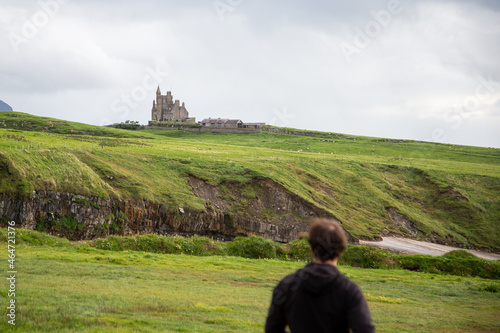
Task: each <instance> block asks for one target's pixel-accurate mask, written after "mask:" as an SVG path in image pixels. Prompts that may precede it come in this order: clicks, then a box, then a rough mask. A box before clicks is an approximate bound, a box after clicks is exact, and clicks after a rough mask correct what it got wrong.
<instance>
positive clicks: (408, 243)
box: [359, 237, 500, 260]
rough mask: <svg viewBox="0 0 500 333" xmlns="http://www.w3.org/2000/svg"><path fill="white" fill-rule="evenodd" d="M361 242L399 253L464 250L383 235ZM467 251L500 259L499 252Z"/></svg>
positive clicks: (487, 257)
mask: <svg viewBox="0 0 500 333" xmlns="http://www.w3.org/2000/svg"><path fill="white" fill-rule="evenodd" d="M359 243H360V244H361V245H367V246H375V247H378V248H381V249H385V250H389V251H392V252H397V253H407V254H427V255H431V256H440V255H443V254H445V253H446V252H450V251H453V250H464V249H461V248H458V247H453V246H447V245H440V244H434V243H428V242H422V241H417V240H413V239H407V238H398V237H383V238H382V240H381V241H377V242H373V241H364V240H360V241H359ZM465 251H467V252H469V253H472V254H474V255H475V256H477V257H479V258H483V259H488V260H500V255H498V254H494V253H486V252H480V251H475V250H465Z"/></svg>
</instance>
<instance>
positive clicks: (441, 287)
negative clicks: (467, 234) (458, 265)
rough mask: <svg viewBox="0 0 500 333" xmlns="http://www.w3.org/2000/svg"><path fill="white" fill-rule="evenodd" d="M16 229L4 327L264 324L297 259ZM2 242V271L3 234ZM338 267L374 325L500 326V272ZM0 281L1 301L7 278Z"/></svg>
mask: <svg viewBox="0 0 500 333" xmlns="http://www.w3.org/2000/svg"><path fill="white" fill-rule="evenodd" d="M20 232H21V234H20ZM16 237H18V240H19V241H20V239H21V238H24V239H27V238H29V237H31V238H29V239H31V240H30V241H24V242H23V243H22V244H17V245H16V252H15V254H16V262H15V265H16V267H15V268H16V270H17V276H16V292H15V293H16V296H15V300H16V315H17V317H16V326H15V328H13V327H12V326H11V325H10V324H8V323H7V317H6V316H5V315H4V316H2V317H3V319H2V321H0V331H3V332H7V331H11V330H12V331H19V332H262V331H263V324H264V322H265V318H266V313H267V309H268V306H269V302H270V297H271V293H272V289H273V288H274V286H275V285H276V283H277V282H278V281H279V280H280V279H281V278H282V277H284V276H285V275H287V274H289V273H291V272H293V271H294V270H296V269H298V268H300V267H302V266H303V265H304V263H303V262H289V261H288V262H287V261H280V260H268V259H244V258H238V257H228V256H223V257H222V256H204V257H196V256H189V255H183V254H155V253H145V252H136V251H123V252H122V251H118V252H115V251H105V250H99V249H95V248H93V247H90V246H89V244H87V243H84V242H74V243H73V242H69V241H67V240H64V239H57V238H55V237H52V236H44V235H43V234H39V233H35V232H29V233H27V232H22V231H17V236H16ZM0 244H1V245H0V248H1V249H2V251H0V260H1V262H2V265H1V267H2V270H3V271H4V272H6V271H7V264H8V263H7V259H8V258H7V254H8V252H7V244H6V241H5V238H4V237H2V241H1V242H0ZM30 244H46V245H30ZM339 268H340V270H341V271H342V272H343V273H344V274H346V275H347V276H348V277H349V278H351V279H353V280H354V281H356V282H357V283H358V284H359V285H360V286H361V287H362V289H363V292H364V294H365V295H366V298H367V300H368V303H369V306H370V310H371V312H372V315H373V318H374V321H375V324H376V326H377V331H378V332H498V331H499V330H500V317H499V316H498V314H499V313H500V293H499V289H500V285H499V284H498V280H496V281H495V280H485V279H481V278H467V277H456V276H448V275H435V274H427V273H416V272H410V271H402V270H379V269H361V268H353V267H348V266H340V267H339ZM2 275H3V276H5V275H6V273H3V274H2ZM0 281H1V283H0V290H1V291H0V301H1V304H4V305H5V304H7V302H8V300H9V299H10V297H9V296H8V292H7V290H8V284H7V280H6V279H5V278H2V279H0ZM5 313H6V310H5V308H4V314H5Z"/></svg>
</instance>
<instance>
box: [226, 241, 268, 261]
mask: <svg viewBox="0 0 500 333" xmlns="http://www.w3.org/2000/svg"><path fill="white" fill-rule="evenodd" d="M227 254H228V255H230V256H238V257H244V258H251V259H264V258H267V259H275V258H276V247H275V246H274V242H273V241H270V240H269V239H264V238H261V237H257V236H250V237H236V238H235V240H234V241H232V242H230V243H229V244H228V246H227Z"/></svg>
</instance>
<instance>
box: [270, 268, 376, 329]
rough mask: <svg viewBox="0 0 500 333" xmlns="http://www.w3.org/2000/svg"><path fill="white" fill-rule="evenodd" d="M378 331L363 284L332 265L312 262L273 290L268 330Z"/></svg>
mask: <svg viewBox="0 0 500 333" xmlns="http://www.w3.org/2000/svg"><path fill="white" fill-rule="evenodd" d="M286 325H288V326H289V327H290V330H291V331H292V333H301V332H307V333H316V332H318V333H320V332H329V333H330V332H349V329H351V330H352V331H353V332H374V331H375V326H374V325H373V321H372V318H371V315H370V311H369V309H368V304H367V303H366V300H365V297H364V296H363V293H362V292H361V289H360V288H359V286H358V285H357V284H356V283H354V282H353V281H351V280H349V279H348V278H347V277H346V276H345V275H343V274H342V273H340V271H339V270H338V269H337V267H335V266H332V265H328V264H318V263H310V264H308V265H306V266H305V267H304V268H303V269H299V270H298V271H296V272H295V273H294V274H291V275H288V276H286V277H285V278H284V279H283V280H281V282H280V283H279V284H278V285H277V286H276V288H275V289H274V292H273V298H272V302H271V307H270V308H269V314H268V316H267V321H266V332H268V333H271V332H279V333H283V332H285V327H286Z"/></svg>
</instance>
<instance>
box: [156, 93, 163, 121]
mask: <svg viewBox="0 0 500 333" xmlns="http://www.w3.org/2000/svg"><path fill="white" fill-rule="evenodd" d="M162 102H163V101H162V98H161V91H160V86H158V89H156V120H158V121H162V120H163V103H162Z"/></svg>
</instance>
